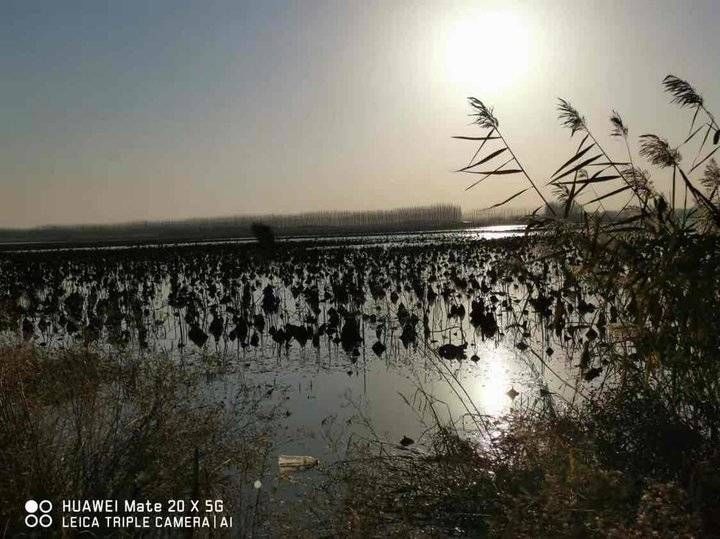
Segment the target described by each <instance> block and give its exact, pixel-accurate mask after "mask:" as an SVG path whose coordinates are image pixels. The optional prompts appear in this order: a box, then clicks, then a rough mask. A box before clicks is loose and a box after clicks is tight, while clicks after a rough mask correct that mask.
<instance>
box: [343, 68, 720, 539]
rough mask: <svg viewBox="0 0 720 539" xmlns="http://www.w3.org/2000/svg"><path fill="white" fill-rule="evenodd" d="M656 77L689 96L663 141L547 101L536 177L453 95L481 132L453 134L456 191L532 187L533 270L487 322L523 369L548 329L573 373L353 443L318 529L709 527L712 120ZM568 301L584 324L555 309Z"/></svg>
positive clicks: (641, 532) (695, 531) (539, 533)
mask: <svg viewBox="0 0 720 539" xmlns="http://www.w3.org/2000/svg"><path fill="white" fill-rule="evenodd" d="M663 85H664V88H665V90H666V91H667V92H668V93H669V94H670V96H671V100H672V101H673V103H675V104H678V105H679V106H681V107H683V108H687V109H689V111H690V122H689V123H690V127H689V130H688V134H687V136H685V137H684V138H683V139H682V140H681V141H680V142H679V143H678V144H673V143H671V142H670V141H669V140H668V139H666V138H665V137H662V136H659V135H656V134H643V135H641V136H640V137H639V139H638V142H639V144H638V146H637V147H636V148H634V147H633V143H632V139H631V136H630V133H631V130H630V128H629V126H628V124H627V123H626V122H625V119H624V118H623V117H622V116H621V115H620V114H619V113H617V112H615V111H613V112H612V114H611V115H610V135H611V140H612V141H613V144H611V145H608V146H607V147H606V146H605V145H604V144H603V143H601V141H600V139H599V138H598V137H597V135H596V132H595V130H594V127H593V126H591V124H590V122H589V121H588V120H587V119H586V118H585V117H584V116H583V115H582V114H581V113H580V112H579V111H578V110H577V109H575V108H574V107H573V105H572V104H571V103H570V102H569V101H567V100H562V99H561V100H560V101H559V103H558V115H559V120H560V123H561V124H562V126H563V127H565V128H567V129H568V130H569V131H570V135H571V137H572V138H573V139H575V142H574V144H573V148H574V151H573V152H572V154H571V155H569V156H568V158H567V159H566V160H565V161H564V163H562V165H561V166H559V167H558V168H557V170H555V172H553V174H552V175H550V177H549V178H548V179H547V180H545V181H543V180H541V179H539V178H533V177H531V176H530V175H529V174H528V172H527V171H526V169H525V168H524V166H523V165H522V163H521V161H520V160H519V158H518V153H516V151H515V150H514V149H512V148H511V145H510V142H509V137H508V136H507V134H506V133H505V132H503V131H502V130H501V127H500V125H501V124H500V121H499V119H498V118H497V116H495V113H494V111H493V109H492V108H491V107H489V106H488V105H487V104H485V103H484V102H483V101H481V100H479V99H475V98H471V99H470V106H471V108H472V114H473V116H474V119H475V120H474V123H475V124H476V125H477V126H478V127H479V128H481V130H482V132H481V133H480V134H479V135H477V136H463V137H458V138H460V139H463V140H469V141H472V142H475V143H476V144H477V145H478V148H477V151H476V152H475V153H474V155H473V157H472V159H471V160H470V162H469V164H468V165H467V166H466V167H464V168H462V169H461V171H462V172H465V173H470V174H474V175H477V176H478V178H477V179H476V180H475V181H473V182H472V183H471V184H470V185H469V186H468V189H472V188H474V187H476V186H478V185H479V184H480V183H483V182H487V181H506V180H507V178H511V177H517V178H520V179H521V181H523V182H524V183H525V184H526V185H525V186H523V187H522V188H520V189H519V190H518V191H516V192H515V193H514V194H513V195H511V196H510V197H508V198H506V199H505V200H503V201H500V202H498V203H496V204H493V205H491V206H490V208H491V209H493V208H501V207H504V206H505V205H506V204H508V203H509V202H511V201H514V200H519V199H520V197H523V196H527V195H528V194H530V193H535V195H536V196H537V197H538V198H539V199H540V201H541V202H542V206H540V207H538V208H537V209H536V210H535V211H534V212H533V214H532V218H531V221H530V227H529V228H530V230H532V231H534V232H536V233H535V234H533V235H532V240H533V241H532V242H531V243H530V247H529V249H531V254H532V256H531V260H530V262H528V260H527V253H522V256H524V257H525V258H521V257H519V256H518V259H517V263H518V264H522V265H523V266H524V267H525V268H526V270H525V271H526V273H527V275H528V281H529V282H532V283H533V285H532V286H531V287H530V289H529V292H528V295H527V298H526V301H520V302H517V304H515V303H514V302H513V303H509V304H508V307H507V310H508V313H509V314H508V316H507V317H506V318H505V320H506V321H507V322H506V324H505V327H503V328H502V330H503V331H504V332H505V333H506V339H507V340H509V341H510V342H511V343H515V345H516V347H517V348H519V349H520V350H521V351H522V353H523V354H524V355H525V356H526V357H527V359H528V361H529V362H531V363H532V362H535V363H537V365H538V370H539V371H541V370H542V369H543V368H544V367H545V366H546V365H548V362H549V357H550V355H551V354H552V352H553V350H552V349H551V346H550V345H551V343H554V342H559V343H561V345H562V352H563V353H564V354H565V356H566V363H567V365H568V366H571V367H572V368H573V369H575V371H576V373H577V376H576V378H575V379H570V380H564V382H565V385H566V386H567V387H570V388H571V391H570V396H569V397H567V395H566V396H565V397H563V396H561V395H558V394H554V393H551V392H549V391H547V389H544V390H541V391H544V393H543V395H544V397H545V398H544V399H542V401H541V402H542V405H534V406H524V407H522V408H520V407H516V408H515V409H514V411H513V412H512V413H511V414H510V415H509V416H508V417H504V418H500V419H499V420H498V422H496V425H497V427H496V428H495V427H493V428H492V429H490V428H488V427H487V425H488V423H487V422H485V423H483V425H484V426H482V427H479V429H480V431H481V432H478V433H476V436H474V437H471V438H468V436H467V435H466V434H464V433H461V432H458V431H456V430H454V429H453V427H452V425H447V424H442V423H440V422H438V423H437V424H436V425H435V428H434V429H432V430H431V431H429V432H428V433H427V438H426V440H425V443H424V444H423V448H421V449H424V450H415V451H412V452H411V451H408V450H407V448H405V449H403V448H397V449H396V450H395V451H390V452H388V451H385V450H378V448H377V447H376V446H374V445H372V444H371V446H369V447H363V448H359V451H358V454H357V457H358V458H357V459H356V460H354V461H350V462H348V463H346V464H344V465H343V467H342V468H341V470H340V472H339V473H340V475H341V476H342V477H344V479H345V481H346V484H347V485H348V486H347V489H346V491H345V495H346V497H345V498H344V499H345V500H346V502H347V504H346V506H345V510H344V511H341V512H340V514H339V516H338V519H337V521H336V522H334V523H332V524H331V527H332V526H334V527H335V528H336V529H343V530H344V533H348V534H350V535H352V534H355V535H356V536H382V535H383V530H384V529H394V530H397V531H398V534H400V535H414V536H446V535H469V536H485V535H488V536H501V537H668V538H669V537H699V536H703V537H717V536H718V534H720V532H719V531H718V530H720V472H718V470H720V450H719V449H718V447H720V446H719V445H718V441H719V437H720V362H718V357H719V354H720V319H719V318H718V316H717V313H718V312H720V274H719V273H718V271H717V268H718V267H720V236H719V235H718V232H719V231H720V197H719V191H720V169H719V168H718V165H717V162H716V161H715V159H714V157H715V154H716V152H717V151H718V149H720V126H719V125H718V123H717V121H716V120H715V118H714V116H713V114H712V112H711V111H710V109H709V107H708V106H707V104H706V103H705V101H704V99H703V98H702V96H701V95H700V94H699V93H698V92H697V91H696V90H695V89H694V88H693V87H692V86H691V85H690V84H689V83H687V82H685V81H683V80H681V79H679V78H677V77H675V76H673V75H669V76H667V77H666V78H665V79H664V80H663ZM616 150H617V151H616ZM616 154H617V155H616ZM651 170H652V171H653V172H650V171H651ZM666 182H667V185H669V188H668V189H667V192H666V193H663V192H661V190H660V189H658V187H657V184H658V183H666ZM513 256H515V255H513V253H509V254H508V261H507V262H508V263H509V264H512V263H513V261H512V258H513ZM530 266H532V268H531V267H530ZM536 268H540V270H539V271H540V273H539V274H538V273H536V274H533V273H532V271H534V270H535V269H536ZM520 271H522V270H520ZM578 290H581V291H582V295H578V293H577V291H578ZM578 309H579V310H580V311H581V312H582V313H583V316H584V317H585V318H583V319H582V320H584V322H582V323H580V324H577V323H571V316H570V313H572V312H573V311H576V310H578ZM529 328H535V329H534V331H535V332H536V334H537V335H540V338H533V335H532V333H531V332H530V330H529ZM551 337H552V338H551ZM553 339H555V340H553ZM517 343H521V344H522V347H520V346H518V345H517ZM378 490H379V491H380V494H379V495H378V496H376V497H372V496H371V492H375V491H378Z"/></svg>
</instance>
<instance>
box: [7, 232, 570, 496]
mask: <svg viewBox="0 0 720 539" xmlns="http://www.w3.org/2000/svg"><path fill="white" fill-rule="evenodd" d="M522 235H523V229H522V228H521V227H512V226H509V227H506V226H503V227H483V228H469V229H465V230H459V231H458V230H455V231H433V232H416V233H402V234H377V235H371V236H345V237H332V238H314V239H312V240H308V239H300V238H297V239H287V240H283V241H281V242H280V244H279V247H278V248H277V249H276V251H275V252H274V253H271V254H268V253H263V252H258V251H257V250H256V249H255V248H254V247H252V246H248V245H247V244H246V242H245V240H237V241H233V240H222V241H209V242H203V243H202V244H187V245H175V246H172V247H166V246H157V247H148V246H143V247H142V248H133V247H122V248H120V247H112V248H109V247H105V248H103V247H101V248H92V249H90V248H83V249H60V250H58V249H55V250H52V251H49V250H34V249H32V248H29V249H20V250H17V251H16V252H6V253H2V254H0V293H2V297H5V298H11V299H12V301H14V302H15V303H17V304H18V305H19V306H20V311H18V312H19V313H20V315H19V318H18V328H17V331H16V332H15V333H16V334H17V333H22V334H24V338H25V339H27V340H32V341H34V342H35V343H36V344H38V345H41V346H46V347H63V346H68V345H70V344H73V343H75V344H78V343H85V344H86V345H88V346H93V347H100V348H103V347H114V346H115V347H116V346H120V347H122V348H125V349H129V350H136V351H137V353H141V354H147V353H165V354H170V355H172V356H173V357H175V358H177V360H178V361H184V362H187V363H197V364H200V363H202V362H204V361H207V358H208V357H214V358H216V359H215V362H216V363H217V364H218V365H219V367H214V368H213V369H211V370H212V374H209V375H208V377H207V381H206V382H205V383H206V389H207V392H208V394H211V395H215V396H217V397H218V398H230V397H231V396H232V395H233V394H234V393H236V391H237V388H238V387H240V386H242V385H244V384H249V385H255V386H262V387H268V388H269V387H275V388H276V391H274V392H273V394H272V397H271V401H272V402H273V403H274V404H277V405H281V406H282V407H283V409H284V410H286V413H285V414H283V415H282V417H281V419H280V420H279V423H278V424H277V426H276V429H275V434H274V438H275V440H274V441H275V455H276V456H277V455H279V454H291V455H310V456H313V457H317V458H319V459H320V460H321V462H324V463H327V462H332V461H333V460H335V459H338V458H342V457H343V456H344V447H346V444H347V443H348V442H349V441H351V440H358V439H362V438H364V437H372V438H377V439H380V440H383V441H386V442H388V443H389V444H397V443H399V441H400V440H401V439H402V438H403V437H404V436H407V437H409V438H412V439H413V440H415V441H416V443H418V444H421V443H422V440H423V433H424V432H426V431H427V429H428V426H430V425H432V424H433V416H432V414H431V413H430V412H431V410H430V409H429V408H428V402H429V401H428V399H427V396H428V395H429V396H432V399H434V400H433V402H434V411H435V413H436V414H437V415H438V416H439V417H441V419H443V420H453V421H455V422H456V424H457V426H458V428H459V429H460V430H461V431H465V428H466V434H467V435H468V436H476V435H477V429H476V425H475V421H478V417H482V418H485V417H490V418H492V417H498V416H500V415H502V414H504V413H506V412H507V411H509V410H510V409H511V407H513V406H527V405H533V404H534V403H537V402H538V401H540V400H541V399H542V398H543V397H542V393H543V392H547V391H551V392H554V393H558V394H561V393H563V392H564V391H565V390H566V385H565V383H564V382H563V381H562V380H561V379H560V377H562V378H565V377H566V374H567V372H568V371H567V370H566V367H567V366H566V365H565V364H564V361H563V360H562V359H561V357H562V355H561V354H556V356H555V357H554V359H552V360H551V359H550V358H549V357H546V358H543V361H544V362H545V364H543V363H542V362H538V361H537V359H535V358H532V357H528V356H527V355H526V354H524V353H522V352H521V350H519V349H518V346H517V342H514V341H513V339H515V340H516V338H517V337H516V336H511V335H507V336H506V335H503V334H502V332H501V330H500V329H498V327H499V328H502V327H504V326H506V325H507V323H508V322H510V321H511V320H510V319H509V318H508V317H509V316H510V313H511V311H512V308H514V307H513V306H515V305H518V304H519V303H520V302H522V301H524V300H525V299H527V296H528V290H529V288H528V284H527V281H525V280H524V279H525V278H524V277H522V276H521V275H520V274H518V273H516V272H515V270H513V269H511V268H510V267H507V266H506V264H505V263H506V262H507V259H508V258H509V255H510V254H513V253H515V254H517V253H518V252H525V251H524V250H527V248H528V247H527V245H526V244H519V243H518V244H515V243H512V242H511V243H507V241H508V240H511V241H513V240H512V239H513V238H518V237H519V236H522ZM491 239H505V242H504V243H498V242H492V241H487V240H491ZM518 241H520V240H519V239H518ZM518 250H521V251H518ZM477 302H480V303H477ZM260 318H261V319H262V320H260ZM495 323H496V324H497V325H496V326H495V327H494V328H493V327H492V325H493V324H495ZM540 326H541V324H540V325H539V326H538V327H540ZM6 333H7V332H6ZM11 333H12V332H11ZM548 338H549V337H548V336H547V335H546V334H545V333H543V331H542V330H541V329H533V328H528V331H527V335H526V340H527V341H528V342H530V341H535V342H536V344H537V343H540V344H541V346H540V347H539V348H540V349H543V348H544V345H543V342H545V343H547V342H550V341H549V340H548ZM448 345H449V346H450V347H451V349H450V350H451V352H453V351H454V352H456V354H454V353H450V354H448V353H447V348H446V349H445V353H443V347H444V346H448ZM452 347H455V348H452ZM462 347H464V348H462ZM559 349H560V347H559V346H558V350H559ZM441 356H445V357H441ZM545 367H548V369H549V370H547V369H546V368H545ZM556 374H559V375H560V377H558V376H556ZM473 417H475V419H473ZM481 420H484V419H481ZM310 475H311V474H310ZM263 480H264V481H266V482H269V483H270V484H273V485H274V486H275V488H277V489H278V496H280V497H282V496H283V494H282V492H283V489H286V490H287V492H288V493H290V494H292V493H294V492H296V489H295V488H294V487H293V485H292V483H287V482H284V481H283V480H282V479H279V478H278V477H276V476H275V475H273V476H272V477H270V476H269V477H265V478H264V479H263Z"/></svg>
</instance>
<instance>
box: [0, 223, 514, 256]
mask: <svg viewBox="0 0 720 539" xmlns="http://www.w3.org/2000/svg"><path fill="white" fill-rule="evenodd" d="M495 226H497V227H503V228H505V227H508V228H512V229H516V228H517V229H520V228H522V227H524V226H525V224H524V223H520V222H515V223H502V224H497V225H476V224H475V223H468V222H461V223H456V224H451V226H444V227H439V228H434V227H425V228H422V227H407V228H400V227H396V228H394V229H364V230H359V229H352V230H351V229H340V228H336V229H327V228H326V229H317V230H314V231H312V232H310V231H307V230H304V231H302V232H300V231H298V233H290V234H280V235H278V236H277V241H278V242H280V243H284V242H326V241H327V242H337V241H338V240H342V239H347V240H348V242H355V241H357V240H362V239H364V238H373V237H376V238H382V237H383V236H400V235H415V234H423V233H432V234H442V233H444V232H447V233H451V232H457V231H461V230H467V231H470V230H473V229H480V228H492V227H495ZM488 232H489V233H492V232H493V231H492V230H490V231H488ZM498 232H499V233H502V231H498ZM255 241H256V240H255V238H254V237H252V235H242V236H229V235H228V236H211V237H175V238H169V237H161V238H99V239H94V240H85V241H82V240H80V241H78V240H55V241H42V240H40V241H17V242H3V241H0V253H2V252H16V251H28V250H30V251H35V250H37V251H53V250H72V249H94V248H97V249H108V248H109V249H112V248H133V247H138V248H143V247H147V248H152V247H173V246H193V245H214V244H223V243H237V244H251V243H255Z"/></svg>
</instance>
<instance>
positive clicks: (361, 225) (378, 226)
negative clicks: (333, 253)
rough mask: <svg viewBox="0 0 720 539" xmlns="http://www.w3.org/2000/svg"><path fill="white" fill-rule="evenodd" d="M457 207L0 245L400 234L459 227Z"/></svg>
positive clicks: (242, 221)
mask: <svg viewBox="0 0 720 539" xmlns="http://www.w3.org/2000/svg"><path fill="white" fill-rule="evenodd" d="M462 221H463V215H462V210H461V209H460V206H455V205H451V204H437V205H433V206H421V207H408V208H395V209H391V210H376V211H320V212H311V213H299V214H291V215H280V214H269V215H240V216H234V217H217V218H207V219H187V220H181V221H153V222H133V223H122V224H107V225H76V226H45V227H38V228H32V229H22V230H12V229H4V230H0V242H2V243H11V242H12V243H59V242H62V243H68V242H69V243H93V242H153V241H193V240H209V239H224V238H244V237H252V230H251V227H252V225H253V224H254V223H262V224H264V225H267V226H269V227H271V228H272V230H273V231H274V233H275V235H277V236H304V235H308V236H312V235H320V234H323V235H333V234H347V233H369V232H400V231H407V230H428V229H437V228H457V227H460V226H462Z"/></svg>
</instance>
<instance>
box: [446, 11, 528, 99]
mask: <svg viewBox="0 0 720 539" xmlns="http://www.w3.org/2000/svg"><path fill="white" fill-rule="evenodd" d="M530 41H531V40H530V38H529V35H528V28H527V25H526V24H525V23H524V21H523V20H522V19H521V18H520V17H519V16H518V15H517V14H516V13H514V12H510V11H497V12H482V11H479V12H475V13H472V14H470V15H468V16H464V17H463V18H461V19H458V20H457V21H456V22H454V23H453V24H451V25H450V26H449V28H448V32H447V36H446V50H445V69H446V72H447V73H446V74H447V77H448V80H449V81H450V82H451V83H452V84H453V85H455V86H458V87H460V88H461V89H462V90H463V91H465V92H466V93H467V95H473V93H482V94H483V95H487V94H488V93H491V94H494V93H499V92H503V91H505V90H507V89H509V88H511V87H512V86H513V85H516V84H521V83H522V81H523V78H524V76H525V75H526V74H527V71H528V66H529V62H530V52H531V42H530Z"/></svg>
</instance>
